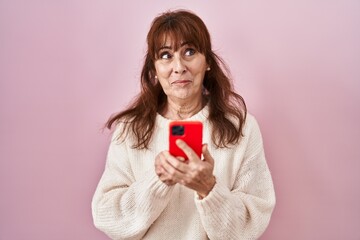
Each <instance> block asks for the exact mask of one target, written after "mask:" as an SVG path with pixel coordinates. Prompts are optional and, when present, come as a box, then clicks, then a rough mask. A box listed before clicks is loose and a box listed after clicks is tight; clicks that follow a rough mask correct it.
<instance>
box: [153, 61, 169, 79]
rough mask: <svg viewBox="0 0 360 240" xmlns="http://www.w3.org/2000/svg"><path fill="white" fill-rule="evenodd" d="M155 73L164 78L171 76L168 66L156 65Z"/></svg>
mask: <svg viewBox="0 0 360 240" xmlns="http://www.w3.org/2000/svg"><path fill="white" fill-rule="evenodd" d="M155 71H156V75H157V76H158V77H159V76H163V77H166V76H167V75H168V74H169V69H168V67H167V66H165V65H163V64H156V65H155Z"/></svg>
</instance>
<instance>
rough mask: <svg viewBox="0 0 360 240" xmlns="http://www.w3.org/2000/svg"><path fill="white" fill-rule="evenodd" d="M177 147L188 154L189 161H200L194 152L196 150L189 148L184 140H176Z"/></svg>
mask: <svg viewBox="0 0 360 240" xmlns="http://www.w3.org/2000/svg"><path fill="white" fill-rule="evenodd" d="M176 145H177V146H178V147H179V148H180V149H181V150H183V151H184V153H185V154H186V156H187V157H188V159H189V160H191V161H196V160H198V161H199V160H200V159H199V157H198V156H197V154H196V153H195V152H194V150H192V148H191V147H189V145H187V144H186V143H185V142H184V141H183V140H181V139H177V140H176Z"/></svg>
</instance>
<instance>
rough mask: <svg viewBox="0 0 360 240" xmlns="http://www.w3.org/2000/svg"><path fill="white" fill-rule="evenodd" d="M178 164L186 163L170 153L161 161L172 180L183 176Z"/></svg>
mask: <svg viewBox="0 0 360 240" xmlns="http://www.w3.org/2000/svg"><path fill="white" fill-rule="evenodd" d="M178 164H184V163H182V162H180V161H179V160H177V159H176V158H175V157H173V156H171V155H170V154H169V156H167V157H165V158H164V161H162V162H161V167H162V169H163V170H164V173H166V175H167V177H168V178H170V179H172V180H176V179H180V178H181V176H182V172H181V171H180V170H179V169H178V168H177V167H178ZM174 165H175V166H174Z"/></svg>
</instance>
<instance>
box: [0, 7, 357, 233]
mask: <svg viewBox="0 0 360 240" xmlns="http://www.w3.org/2000/svg"><path fill="white" fill-rule="evenodd" d="M176 7H182V8H187V9H191V10H193V11H195V12H196V13H198V15H199V16H201V17H202V18H203V20H204V21H205V22H206V24H207V26H208V28H209V30H210V32H211V34H212V38H213V43H214V48H215V49H216V50H217V52H218V53H219V54H220V55H221V56H223V58H224V59H225V60H226V61H227V63H228V65H229V66H230V68H231V69H232V74H233V77H234V79H235V85H236V88H237V89H238V91H239V92H240V93H241V94H242V95H243V96H244V97H245V99H246V101H247V104H248V107H249V110H250V112H252V113H253V114H254V115H255V116H256V117H257V119H258V121H259V123H260V126H261V129H262V132H263V137H264V141H265V148H266V153H267V159H268V163H269V166H270V169H271V171H272V174H273V178H274V183H275V188H276V193H277V206H276V209H275V211H274V214H273V218H272V221H271V224H270V226H269V228H268V229H267V231H266V233H265V234H264V236H263V237H262V239H276V240H279V239H281V240H282V239H293V240H303V239H326V240H332V239H334V240H337V239H347V240H349V239H350V240H351V239H357V240H358V239H360V228H359V226H360V204H359V199H360V187H359V183H360V145H359V138H360V127H359V122H360V106H359V105H360V104H359V103H360V92H359V90H360V2H359V1H357V0H343V1H335V0H330V1H285V0H282V1H281V0H278V1H276V0H268V1H259V0H252V1H230V0H226V1H224V0H222V1H217V2H214V1H213V2H209V1H190V0H188V1H144V0H142V1H126V2H125V1H94V0H86V1H80V0H72V1H40V0H33V1H25V0H0V239H1V240H8V239H9V240H10V239H11V240H22V239H27V240H35V239H52V240H56V239H59V240H60V239H61V240H63V239H87V240H95V239H97V240H100V239H107V237H105V235H104V234H103V233H101V232H99V231H98V230H96V229H95V228H94V227H93V224H92V218H91V211H90V202H91V198H92V194H93V192H94V190H95V187H96V184H97V182H98V180H99V178H100V175H101V174H102V171H103V168H104V161H105V154H106V151H107V146H108V141H109V133H108V131H102V129H101V128H102V126H103V123H104V122H105V121H106V120H107V118H108V117H109V115H110V114H111V113H113V112H115V111H118V110H120V109H121V108H122V107H124V106H125V105H126V104H127V103H128V102H129V101H130V100H131V98H132V97H133V96H134V95H135V94H136V93H137V92H138V90H139V80H138V79H139V75H140V67H141V64H142V59H143V56H144V51H145V36H146V33H147V30H148V28H149V25H150V21H151V20H152V19H153V17H155V16H156V15H157V14H158V13H159V12H162V11H164V10H167V9H169V8H176Z"/></svg>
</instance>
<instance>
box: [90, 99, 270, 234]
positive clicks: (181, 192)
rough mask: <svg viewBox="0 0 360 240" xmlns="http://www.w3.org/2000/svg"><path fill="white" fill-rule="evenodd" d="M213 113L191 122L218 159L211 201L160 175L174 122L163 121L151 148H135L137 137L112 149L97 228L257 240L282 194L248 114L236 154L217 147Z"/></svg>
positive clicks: (97, 198) (95, 204)
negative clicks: (199, 125)
mask: <svg viewBox="0 0 360 240" xmlns="http://www.w3.org/2000/svg"><path fill="white" fill-rule="evenodd" d="M208 111H209V109H208V106H206V107H204V108H203V109H202V110H201V111H200V112H199V113H197V114H196V115H194V116H192V117H191V118H189V119H187V120H199V121H201V122H203V124H204V132H203V143H208V149H209V152H210V153H211V155H212V156H213V158H214V160H215V166H214V175H215V177H216V184H215V186H214V188H213V189H212V191H211V192H210V193H209V195H208V196H207V197H205V198H203V199H199V198H198V196H197V194H196V193H195V192H194V191H193V190H191V189H188V188H186V187H184V186H182V185H180V184H176V185H174V186H167V185H166V184H164V183H163V182H161V181H160V180H159V179H158V177H157V175H156V174H155V167H154V161H155V157H156V155H157V154H158V153H159V152H160V151H163V150H167V149H168V144H169V143H168V134H169V129H168V126H169V122H170V120H168V119H165V118H163V117H162V116H161V115H158V116H157V119H156V129H155V131H154V135H153V138H152V141H151V143H150V146H149V149H147V150H137V149H133V148H132V144H133V141H134V139H133V137H132V136H128V137H127V138H126V139H125V140H124V141H119V140H118V139H117V137H116V136H117V135H118V133H119V129H120V128H121V127H122V126H121V125H119V126H118V127H117V129H116V131H115V132H114V135H113V138H112V141H111V143H110V147H109V151H108V155H107V160H106V165H105V170H104V173H103V175H102V177H101V179H100V182H99V184H98V186H97V189H96V191H95V194H94V197H93V201H92V214H93V219H94V224H95V226H96V227H97V228H98V229H100V230H101V231H103V232H104V233H106V234H107V235H108V236H109V237H110V238H112V239H154V240H162V239H164V240H165V239H166V240H169V239H178V240H181V239H184V240H188V239H192V240H197V239H214V240H215V239H219V240H224V239H236V240H239V239H257V238H259V237H260V235H261V234H262V233H263V232H264V230H265V229H266V227H267V225H268V223H269V221H270V217H271V213H272V211H273V208H274V206H275V193H274V188H273V183H272V178H271V175H270V171H269V169H268V166H267V163H266V160H265V155H264V149H263V142H262V137H261V133H260V130H259V126H258V124H257V122H256V120H255V118H254V117H253V116H252V115H250V114H248V115H247V119H246V123H245V126H244V130H243V133H244V137H243V138H241V141H240V142H239V143H238V144H236V145H232V146H230V147H229V148H217V147H216V146H215V144H214V143H213V142H212V141H211V133H212V130H211V125H210V123H209V121H208V120H207V116H208Z"/></svg>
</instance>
